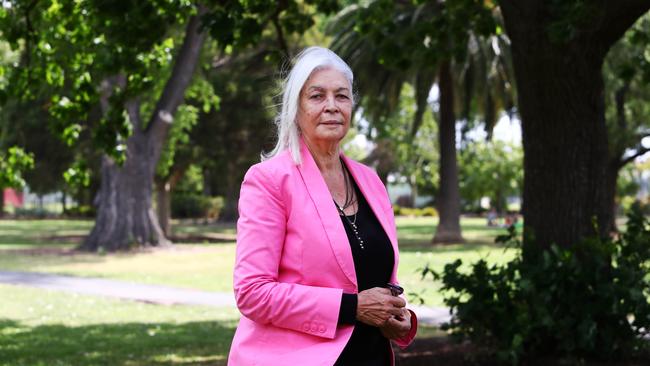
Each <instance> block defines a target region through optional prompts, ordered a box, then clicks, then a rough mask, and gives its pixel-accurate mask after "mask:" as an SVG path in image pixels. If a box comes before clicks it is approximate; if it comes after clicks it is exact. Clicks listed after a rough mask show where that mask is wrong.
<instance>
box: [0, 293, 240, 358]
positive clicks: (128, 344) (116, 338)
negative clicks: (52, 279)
mask: <svg viewBox="0 0 650 366" xmlns="http://www.w3.org/2000/svg"><path fill="white" fill-rule="evenodd" d="M0 299H2V302H0V309H1V310H0V365H2V366H5V365H6V366H10V365H11V366H23V365H24V366H27V365H29V366H37V365H38V366H40V365H43V366H45V365H47V366H51V365H87V366H92V365H129V366H140V365H142V366H145V365H185V364H191V365H224V364H225V360H226V357H227V353H228V349H229V347H230V342H231V340H232V336H233V334H234V329H235V327H236V324H237V323H236V322H237V319H238V315H237V312H236V310H235V309H230V308H223V309H222V308H208V307H199V306H160V305H149V304H143V303H135V302H127V301H119V300H113V299H106V298H102V297H95V296H84V295H74V294H68V293H63V292H52V291H47V290H41V289H31V288H22V287H14V286H7V285H0Z"/></svg>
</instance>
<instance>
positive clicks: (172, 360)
mask: <svg viewBox="0 0 650 366" xmlns="http://www.w3.org/2000/svg"><path fill="white" fill-rule="evenodd" d="M435 224H436V220H435V219H432V218H417V219H415V218H398V227H399V237H400V245H401V250H400V260H401V264H400V271H399V276H400V280H401V282H402V285H403V286H404V287H405V288H406V289H407V292H415V293H419V294H420V295H421V296H422V297H423V298H424V299H425V300H426V305H430V306H434V305H441V304H442V300H441V298H440V295H439V294H438V291H437V288H438V286H437V285H436V284H434V283H433V282H432V280H431V279H426V280H421V279H420V275H419V273H418V272H417V270H418V269H419V268H422V267H423V266H425V265H427V264H428V265H429V266H431V267H432V268H436V269H441V268H442V266H443V265H444V264H445V263H448V262H451V261H453V260H455V259H456V258H462V259H463V260H464V261H473V260H475V259H478V258H481V257H488V258H489V260H490V261H492V262H497V261H503V260H505V259H507V258H508V255H507V254H505V255H504V254H503V253H504V251H503V249H502V248H499V247H498V246H495V245H494V244H492V241H493V237H494V236H495V235H496V234H498V233H500V232H502V230H495V229H492V228H487V227H485V225H484V220H480V219H464V220H463V229H464V236H465V237H466V239H467V242H466V243H464V244H455V245H447V246H433V245H431V244H430V241H431V238H432V236H433V233H434V231H435ZM91 227H92V222H91V221H79V220H75V221H62V220H38V221H8V220H0V270H15V271H35V272H47V273H57V274H68V275H75V276H87V277H103V278H111V279H119V280H126V281H132V282H138V283H148V284H160V285H168V286H177V287H186V288H195V289H202V290H208V291H223V292H231V291H232V270H233V262H234V255H235V243H234V242H231V243H220V244H182V245H177V246H175V247H173V248H171V249H160V250H151V251H141V252H133V253H118V254H103V255H102V254H79V253H74V254H70V253H68V252H67V251H68V250H69V249H72V248H73V247H74V246H75V240H77V241H78V240H79V237H81V236H83V235H85V234H86V233H87V232H88V231H89V230H90V228H91ZM174 230H175V233H178V234H185V235H196V234H202V233H213V232H218V233H229V234H230V233H234V226H233V225H223V224H219V225H202V224H191V223H184V224H182V225H177V226H176V227H175V229H174ZM0 299H2V300H1V301H0V366H4V365H7V366H9V365H12V366H14V365H19V366H22V365H30V366H31V365H128V366H140V365H142V366H144V365H187V364H191V365H222V364H224V363H225V359H226V357H227V353H228V349H229V347H230V342H231V340H232V336H233V332H234V329H235V327H236V322H237V320H238V317H239V314H238V312H237V310H236V309H232V308H227V309H226V308H224V309H221V308H219V309H215V308H207V307H198V306H164V305H151V304H144V303H137V302H129V301H121V300H115V299H108V298H102V297H95V296H85V295H75V294H70V293H64V292H53V291H47V290H42V289H34V288H24V287H17V286H7V285H0ZM439 333H440V331H439V330H437V329H435V328H423V329H421V334H422V335H431V334H433V335H437V334H439Z"/></svg>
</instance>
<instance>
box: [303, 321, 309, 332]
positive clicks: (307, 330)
mask: <svg viewBox="0 0 650 366" xmlns="http://www.w3.org/2000/svg"><path fill="white" fill-rule="evenodd" d="M309 328H311V325H310V324H309V322H304V323H302V330H304V331H305V332H309Z"/></svg>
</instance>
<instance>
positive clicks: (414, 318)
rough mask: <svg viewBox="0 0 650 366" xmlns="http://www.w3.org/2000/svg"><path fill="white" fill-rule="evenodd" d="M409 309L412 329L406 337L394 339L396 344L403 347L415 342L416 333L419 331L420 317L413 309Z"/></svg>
mask: <svg viewBox="0 0 650 366" xmlns="http://www.w3.org/2000/svg"><path fill="white" fill-rule="evenodd" d="M408 311H409V312H411V330H410V331H409V333H408V334H407V335H406V336H405V337H404V338H399V339H395V340H393V342H395V344H396V345H397V346H398V347H399V348H401V349H404V348H406V347H408V345H409V344H411V343H412V342H413V339H415V335H416V334H417V332H418V318H417V316H416V315H415V313H414V312H413V310H411V309H408Z"/></svg>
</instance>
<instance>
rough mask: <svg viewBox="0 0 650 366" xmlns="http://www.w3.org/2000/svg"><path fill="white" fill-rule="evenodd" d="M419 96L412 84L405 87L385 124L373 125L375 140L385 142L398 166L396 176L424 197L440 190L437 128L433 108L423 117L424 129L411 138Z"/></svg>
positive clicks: (421, 128) (394, 172)
mask: <svg viewBox="0 0 650 366" xmlns="http://www.w3.org/2000/svg"><path fill="white" fill-rule="evenodd" d="M415 98H416V95H415V90H414V88H413V86H412V85H411V84H409V83H404V84H403V85H402V91H401V92H400V97H399V107H398V109H397V111H396V113H394V114H392V115H390V116H387V117H386V121H385V123H384V124H383V125H378V126H374V128H375V129H376V131H377V136H376V139H386V140H388V141H389V143H388V146H390V147H391V150H392V156H393V161H394V164H395V167H394V170H393V174H395V175H396V178H398V179H399V178H401V179H402V180H406V181H407V182H408V183H409V184H410V185H411V187H416V189H418V192H419V193H421V194H434V193H435V192H436V191H437V187H438V184H437V182H438V169H437V168H438V164H437V162H438V155H439V154H438V139H437V134H438V127H437V125H436V121H435V120H434V117H433V112H432V111H431V110H430V108H428V109H427V111H425V112H424V114H423V116H422V122H421V127H420V128H419V129H418V131H417V133H416V135H415V136H414V137H411V135H410V132H409V129H408V128H407V126H409V125H410V124H411V122H412V121H413V118H414V116H415V114H416V113H417V112H416V100H415Z"/></svg>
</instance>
